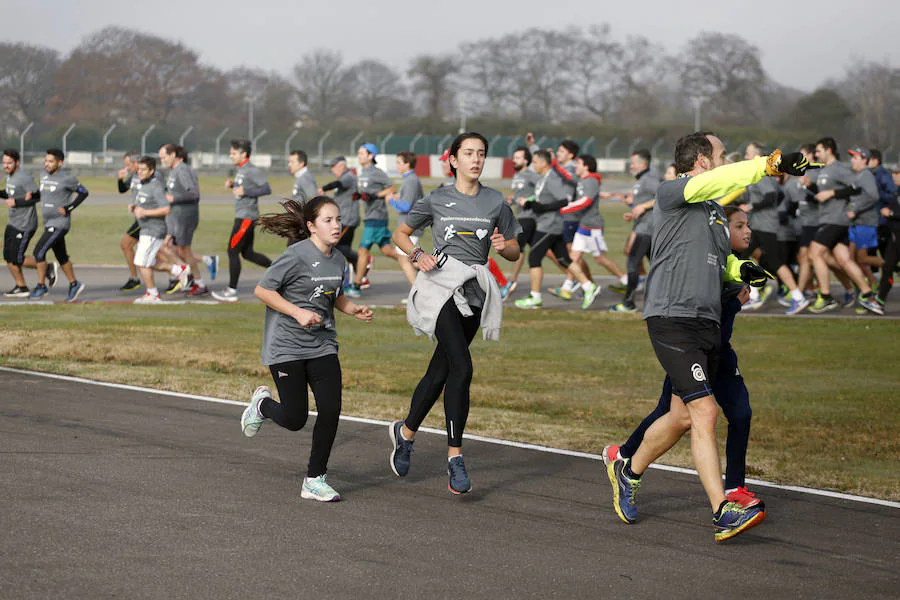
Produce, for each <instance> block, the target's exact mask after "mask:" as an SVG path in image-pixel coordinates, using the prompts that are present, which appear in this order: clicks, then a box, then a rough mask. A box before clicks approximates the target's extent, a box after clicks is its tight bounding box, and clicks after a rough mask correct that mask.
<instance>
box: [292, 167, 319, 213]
mask: <svg viewBox="0 0 900 600" xmlns="http://www.w3.org/2000/svg"><path fill="white" fill-rule="evenodd" d="M317 191H319V186H317V185H316V178H315V177H313V174H312V173H310V172H309V169H308V168H307V167H303V168H302V169H300V170H299V171H297V174H296V175H294V187H293V188H292V189H291V198H293V199H294V200H296V201H297V202H299V203H300V204H301V205H302V204H304V203H306V202H307V201H308V200H309V199H310V198H312V197H313V196H315V195H316V192H317Z"/></svg>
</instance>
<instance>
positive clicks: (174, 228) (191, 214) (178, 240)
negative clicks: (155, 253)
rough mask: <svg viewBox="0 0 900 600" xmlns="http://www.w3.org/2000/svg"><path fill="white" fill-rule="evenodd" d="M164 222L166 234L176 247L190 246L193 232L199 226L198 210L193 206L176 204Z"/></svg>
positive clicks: (192, 240) (197, 207)
mask: <svg viewBox="0 0 900 600" xmlns="http://www.w3.org/2000/svg"><path fill="white" fill-rule="evenodd" d="M169 216H170V217H171V219H167V220H166V233H168V234H169V235H171V236H172V243H173V244H175V245H176V246H190V245H191V244H192V243H193V242H194V232H195V231H196V230H197V226H198V225H199V224H200V208H199V206H197V205H195V204H186V205H184V204H176V205H175V206H174V207H173V208H172V212H171V213H169Z"/></svg>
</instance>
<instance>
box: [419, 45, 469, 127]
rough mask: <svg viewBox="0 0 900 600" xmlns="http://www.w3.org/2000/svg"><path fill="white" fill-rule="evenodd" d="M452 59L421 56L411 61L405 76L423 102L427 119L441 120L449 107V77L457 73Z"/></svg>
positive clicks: (451, 100) (450, 103)
mask: <svg viewBox="0 0 900 600" xmlns="http://www.w3.org/2000/svg"><path fill="white" fill-rule="evenodd" d="M457 70H458V69H457V65H456V63H455V62H454V61H453V58H452V57H449V56H446V57H441V56H432V55H426V54H422V55H419V56H417V57H415V58H414V59H413V60H412V64H411V65H410V67H409V70H408V71H407V75H408V76H409V78H410V79H411V80H412V84H413V91H414V93H415V94H416V95H418V96H419V97H421V98H422V99H423V100H424V104H425V109H426V113H427V115H428V117H430V118H432V119H437V120H442V119H443V118H444V114H445V109H446V108H447V107H448V106H451V105H452V103H453V100H454V93H453V91H452V90H451V85H450V77H451V76H452V75H453V74H454V73H456V72H457Z"/></svg>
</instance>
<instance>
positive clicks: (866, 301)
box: [858, 292, 884, 315]
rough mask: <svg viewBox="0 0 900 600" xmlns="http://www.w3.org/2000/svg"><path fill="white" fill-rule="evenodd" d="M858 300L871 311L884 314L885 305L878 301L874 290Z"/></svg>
mask: <svg viewBox="0 0 900 600" xmlns="http://www.w3.org/2000/svg"><path fill="white" fill-rule="evenodd" d="M858 302H859V305H860V306H862V307H863V308H865V309H866V310H868V311H869V312H873V313H875V314H876V315H883V314H884V307H883V306H881V304H879V303H878V301H877V300H876V299H875V294H873V293H872V292H869V294H868V295H867V296H860V297H859V300H858Z"/></svg>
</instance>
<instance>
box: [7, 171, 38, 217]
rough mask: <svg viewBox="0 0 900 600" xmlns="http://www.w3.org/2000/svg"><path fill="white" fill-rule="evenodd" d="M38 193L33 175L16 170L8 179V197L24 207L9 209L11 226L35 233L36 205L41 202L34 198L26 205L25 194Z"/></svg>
mask: <svg viewBox="0 0 900 600" xmlns="http://www.w3.org/2000/svg"><path fill="white" fill-rule="evenodd" d="M37 191H38V186H37V183H35V181H34V177H32V176H31V173H28V172H27V171H23V170H22V169H16V172H15V173H13V174H12V175H10V176H9V177H7V178H6V195H7V196H8V197H9V198H12V199H13V200H16V203H17V204H22V206H13V207H10V209H9V225H10V227H14V228H16V229H18V230H19V231H35V230H36V229H37V226H38V219H37V209H36V208H35V205H36V204H37V203H38V202H39V200H37V199H36V198H32V199H31V200H30V201H29V203H28V204H27V205H26V204H25V194H27V193H28V192H31V193H32V194H34V193H36V192H37Z"/></svg>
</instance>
